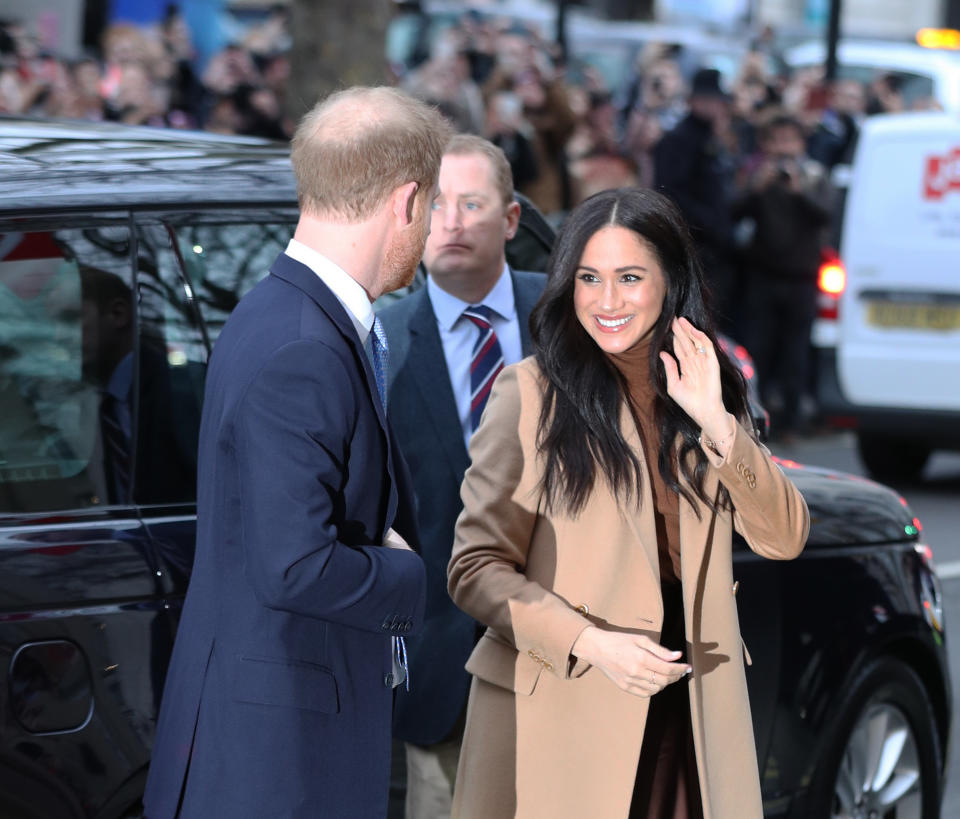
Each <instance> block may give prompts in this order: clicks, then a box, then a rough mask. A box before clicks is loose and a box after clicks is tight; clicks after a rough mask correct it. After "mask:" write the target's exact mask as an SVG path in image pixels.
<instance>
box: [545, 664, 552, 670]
mask: <svg viewBox="0 0 960 819" xmlns="http://www.w3.org/2000/svg"><path fill="white" fill-rule="evenodd" d="M543 667H544V668H545V669H547V671H553V663H544V664H543Z"/></svg>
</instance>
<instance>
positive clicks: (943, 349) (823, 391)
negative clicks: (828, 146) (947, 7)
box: [813, 113, 960, 479]
mask: <svg viewBox="0 0 960 819" xmlns="http://www.w3.org/2000/svg"><path fill="white" fill-rule="evenodd" d="M840 257H841V261H842V265H843V267H845V269H846V276H845V279H844V276H843V275H842V267H835V268H833V269H832V270H827V271H826V275H824V271H823V270H822V271H821V274H822V275H821V280H820V285H821V296H820V298H821V305H820V307H821V310H820V315H819V317H818V319H817V322H816V324H815V326H814V332H813V342H814V346H815V347H817V348H818V365H819V369H818V381H819V384H818V393H819V396H818V397H819V400H820V405H821V408H822V409H823V411H824V412H825V414H826V415H827V416H828V417H833V419H834V420H835V421H839V420H840V419H842V420H843V421H844V422H846V423H848V424H849V425H851V426H855V427H856V429H857V436H858V441H859V447H860V454H861V457H862V460H863V462H864V464H865V466H866V467H867V468H868V470H869V471H870V472H871V474H873V475H875V476H877V477H884V478H891V477H895V478H900V479H904V478H906V479H909V478H910V477H915V476H917V475H918V474H919V473H920V471H921V470H922V469H923V466H924V464H925V463H926V461H927V458H928V457H929V455H930V452H931V451H932V450H935V449H947V448H949V449H960V115H957V114H946V113H911V114H896V115H887V116H876V117H871V118H869V119H867V120H866V122H865V123H864V125H863V130H862V132H861V136H860V141H859V143H858V146H857V151H856V155H855V157H854V161H853V168H852V177H851V181H850V188H849V191H848V194H847V199H846V205H845V210H844V219H843V231H842V239H841V246H840Z"/></svg>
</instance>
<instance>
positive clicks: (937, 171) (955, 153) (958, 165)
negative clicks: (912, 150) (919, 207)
mask: <svg viewBox="0 0 960 819" xmlns="http://www.w3.org/2000/svg"><path fill="white" fill-rule="evenodd" d="M950 191H957V192H958V193H960V148H954V149H953V150H952V151H950V152H949V153H948V154H946V156H928V157H927V167H926V172H925V173H924V175H923V198H924V199H943V197H944V196H946V194H948V193H949V192H950Z"/></svg>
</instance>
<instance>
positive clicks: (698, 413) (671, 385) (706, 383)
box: [660, 317, 734, 441]
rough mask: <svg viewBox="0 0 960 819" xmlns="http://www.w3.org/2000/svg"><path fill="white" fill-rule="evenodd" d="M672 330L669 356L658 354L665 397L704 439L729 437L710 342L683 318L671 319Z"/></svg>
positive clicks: (729, 421)
mask: <svg viewBox="0 0 960 819" xmlns="http://www.w3.org/2000/svg"><path fill="white" fill-rule="evenodd" d="M672 329H673V355H672V356H671V355H670V353H668V352H666V351H661V353H660V360H661V361H662V362H663V369H664V371H665V373H666V376H667V394H668V395H669V396H670V397H671V398H672V399H673V400H674V401H676V402H677V404H678V405H679V406H680V408H681V409H682V410H683V411H684V412H685V413H687V415H689V416H690V418H691V419H692V420H693V421H694V423H696V424H697V425H698V426H699V427H700V429H701V430H702V431H703V434H704V435H705V436H706V437H707V438H709V439H710V440H712V441H719V440H722V439H725V438H727V437H729V436H730V434H731V433H732V432H733V428H734V421H733V416H732V415H730V413H729V412H727V410H726V408H725V407H724V406H723V395H722V392H721V389H720V363H719V362H718V361H717V351H716V350H715V349H714V347H713V343H712V342H711V341H710V339H709V338H708V337H707V334H706V333H702V332H700V331H699V330H698V329H697V328H696V327H694V326H693V325H692V324H691V323H690V322H689V321H687V319H685V318H682V317H681V318H675V319H674V320H673V325H672ZM678 362H679V368H678V367H677V363H678Z"/></svg>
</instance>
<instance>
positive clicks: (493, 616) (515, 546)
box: [447, 365, 590, 678]
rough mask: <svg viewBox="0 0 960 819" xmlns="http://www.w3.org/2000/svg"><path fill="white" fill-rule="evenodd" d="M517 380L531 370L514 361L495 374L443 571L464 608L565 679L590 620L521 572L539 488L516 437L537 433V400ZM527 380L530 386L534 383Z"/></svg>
mask: <svg viewBox="0 0 960 819" xmlns="http://www.w3.org/2000/svg"><path fill="white" fill-rule="evenodd" d="M521 378H522V379H532V378H533V376H532V375H531V374H530V373H529V372H527V371H525V370H523V369H521V367H518V366H516V365H515V366H513V367H507V368H506V369H504V371H503V372H502V373H501V374H500V375H499V376H498V378H497V380H496V383H495V384H494V387H493V392H492V393H491V395H490V399H489V401H488V403H487V407H486V409H485V410H484V413H483V420H482V422H481V424H480V427H479V428H478V429H477V431H476V433H475V434H474V436H473V438H472V439H471V441H470V456H471V466H470V468H469V469H468V470H467V473H466V475H465V476H464V479H463V484H462V486H461V490H460V494H461V497H462V499H463V512H461V514H460V518H459V519H458V521H457V527H456V532H455V535H454V544H453V554H452V556H451V559H450V564H449V566H448V569H447V577H448V588H449V591H450V595H451V597H452V598H453V601H454V602H455V603H456V604H457V606H459V607H460V608H461V609H463V611H465V612H466V613H467V614H469V615H470V616H471V617H473V618H474V619H475V620H478V621H480V622H481V623H484V624H485V625H487V626H490V627H492V628H493V629H494V630H495V631H496V632H498V633H499V634H500V635H501V636H503V637H504V638H506V639H508V640H511V641H512V642H513V644H514V646H515V647H516V648H517V650H518V651H519V652H520V653H524V654H530V656H535V657H538V658H539V661H540V662H541V663H542V665H543V667H544V669H546V670H547V671H549V672H551V673H554V674H556V675H557V676H559V677H563V678H566V677H568V676H569V672H570V666H571V663H570V653H571V649H572V648H573V644H574V643H575V642H576V641H577V638H578V637H579V636H580V633H581V632H582V631H583V630H584V629H585V628H586V627H587V626H589V625H590V622H589V621H588V620H587V619H586V618H585V617H583V616H582V615H581V614H580V613H578V612H577V611H576V610H574V609H573V608H572V607H571V606H570V605H569V604H568V603H567V602H566V601H564V600H563V599H562V598H560V597H559V596H557V595H555V594H553V592H551V591H549V590H548V589H545V588H544V587H543V586H541V585H539V584H538V583H535V582H533V581H531V580H528V579H527V577H526V576H525V574H524V570H525V568H526V564H527V556H528V552H529V549H530V544H531V538H532V536H533V532H534V529H535V526H536V525H537V524H538V522H539V521H542V518H539V516H538V506H539V500H540V497H539V490H540V487H539V486H538V485H536V482H535V481H534V482H533V485H532V486H531V485H530V484H531V481H530V480H529V479H525V476H524V469H525V466H529V465H528V464H525V456H524V447H523V444H522V440H521V435H523V436H531V435H535V430H536V422H537V417H536V416H537V414H538V413H539V402H537V406H536V408H531V407H527V408H524V407H523V406H522V400H521V390H520V385H519V379H521ZM529 386H530V390H531V392H533V391H535V390H537V389H539V388H538V387H537V386H536V385H533V384H531V385H529ZM521 425H522V426H523V428H522V429H521ZM529 440H535V439H534V438H530V439H529ZM547 525H549V524H547Z"/></svg>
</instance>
